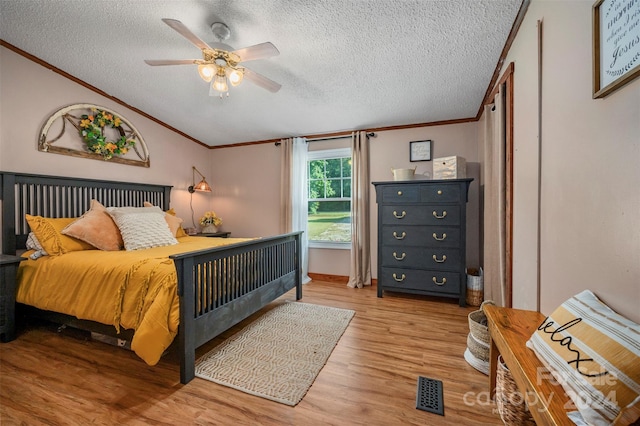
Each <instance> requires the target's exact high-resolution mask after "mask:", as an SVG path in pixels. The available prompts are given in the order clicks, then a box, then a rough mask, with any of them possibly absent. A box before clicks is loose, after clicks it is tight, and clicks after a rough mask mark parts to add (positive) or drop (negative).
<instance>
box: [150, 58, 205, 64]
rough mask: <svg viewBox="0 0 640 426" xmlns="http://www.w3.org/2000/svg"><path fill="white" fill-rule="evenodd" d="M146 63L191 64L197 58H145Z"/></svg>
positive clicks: (195, 62)
mask: <svg viewBox="0 0 640 426" xmlns="http://www.w3.org/2000/svg"><path fill="white" fill-rule="evenodd" d="M144 61H145V62H146V63H147V64H149V65H153V66H157V65H192V64H197V63H198V61H199V59H145V60H144Z"/></svg>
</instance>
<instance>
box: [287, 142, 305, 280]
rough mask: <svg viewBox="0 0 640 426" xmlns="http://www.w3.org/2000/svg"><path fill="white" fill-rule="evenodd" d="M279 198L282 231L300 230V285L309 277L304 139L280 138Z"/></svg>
mask: <svg viewBox="0 0 640 426" xmlns="http://www.w3.org/2000/svg"><path fill="white" fill-rule="evenodd" d="M281 144H282V154H281V162H282V169H281V176H280V178H281V183H282V184H281V196H280V206H281V211H282V216H281V221H280V226H281V230H282V232H294V231H304V234H302V238H301V250H302V253H301V259H302V283H303V284H306V283H308V282H309V281H311V278H309V238H308V235H309V232H308V230H307V211H308V202H307V140H306V139H305V138H288V139H282V140H281Z"/></svg>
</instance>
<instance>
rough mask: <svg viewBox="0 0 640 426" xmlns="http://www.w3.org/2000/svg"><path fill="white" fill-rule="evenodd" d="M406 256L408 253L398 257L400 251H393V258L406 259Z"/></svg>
mask: <svg viewBox="0 0 640 426" xmlns="http://www.w3.org/2000/svg"><path fill="white" fill-rule="evenodd" d="M405 257H407V253H402V256H400V257H398V253H396V252H395V251H394V252H393V258H394V259H395V260H404V258H405Z"/></svg>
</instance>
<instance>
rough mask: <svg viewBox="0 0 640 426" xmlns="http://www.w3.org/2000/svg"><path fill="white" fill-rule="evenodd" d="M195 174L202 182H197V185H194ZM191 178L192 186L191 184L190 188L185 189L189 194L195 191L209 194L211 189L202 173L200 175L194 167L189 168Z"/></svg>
mask: <svg viewBox="0 0 640 426" xmlns="http://www.w3.org/2000/svg"><path fill="white" fill-rule="evenodd" d="M196 173H198V174H199V175H200V177H201V178H202V180H201V181H200V182H198V184H197V185H196ZM191 176H192V178H193V180H192V184H191V186H189V188H187V190H188V191H189V192H190V193H192V194H193V193H194V192H196V191H198V192H211V187H210V186H209V184H208V183H207V179H206V178H205V177H204V176H203V175H202V173H200V170H198V169H196V168H195V166H192V167H191Z"/></svg>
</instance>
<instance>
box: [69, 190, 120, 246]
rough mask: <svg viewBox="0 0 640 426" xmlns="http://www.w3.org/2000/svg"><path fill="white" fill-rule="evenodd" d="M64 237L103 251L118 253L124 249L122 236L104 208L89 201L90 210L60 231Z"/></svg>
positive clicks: (95, 201)
mask: <svg viewBox="0 0 640 426" xmlns="http://www.w3.org/2000/svg"><path fill="white" fill-rule="evenodd" d="M62 233H63V234H64V235H68V236H70V237H74V238H77V239H79V240H82V241H84V242H87V243H89V244H91V245H92V246H94V247H96V248H99V249H100V250H105V251H118V250H122V248H123V247H124V242H123V241H122V235H120V230H119V229H118V227H117V226H116V224H115V222H114V221H113V219H112V218H111V216H110V215H109V213H107V209H106V207H105V206H103V205H102V204H100V202H98V201H97V200H91V208H90V209H89V210H87V211H86V212H85V214H83V215H82V216H81V217H80V218H78V220H76V221H75V222H73V223H71V224H69V225H67V227H66V228H64V229H63V230H62Z"/></svg>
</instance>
